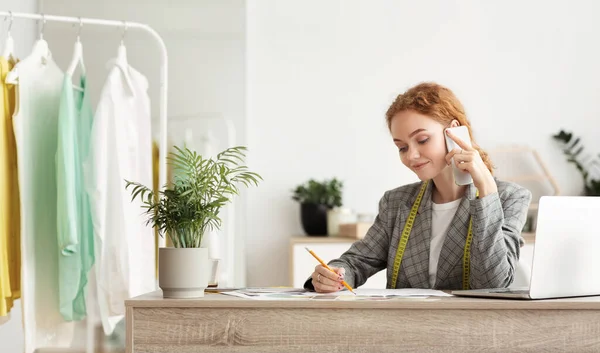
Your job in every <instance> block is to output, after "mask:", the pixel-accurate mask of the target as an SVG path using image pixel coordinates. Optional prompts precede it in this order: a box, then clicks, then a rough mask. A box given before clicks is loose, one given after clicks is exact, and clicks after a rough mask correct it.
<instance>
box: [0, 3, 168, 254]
mask: <svg viewBox="0 0 600 353" xmlns="http://www.w3.org/2000/svg"><path fill="white" fill-rule="evenodd" d="M0 16H3V17H5V18H6V19H9V20H10V21H12V20H13V18H20V19H27V20H36V21H42V29H43V26H44V25H45V23H46V22H47V21H50V22H64V23H73V24H76V25H79V26H83V25H97V26H104V27H121V28H123V29H124V31H127V30H129V29H139V30H141V31H143V32H147V33H149V34H150V35H151V36H152V38H154V39H155V41H156V42H157V43H158V47H159V49H160V93H159V95H160V100H159V107H160V108H159V114H160V125H159V126H160V129H159V130H160V137H159V148H160V156H159V166H160V168H159V175H158V185H159V188H162V186H163V185H165V182H166V180H167V168H166V166H167V88H168V64H169V57H168V54H167V47H166V46H165V42H164V41H163V39H162V38H161V36H160V35H159V34H158V33H157V32H156V31H155V30H154V29H153V28H152V27H150V26H148V25H146V24H143V23H137V22H129V21H118V20H105V19H97V18H85V17H69V16H55V15H46V14H36V13H25V12H12V11H0ZM158 245H159V246H165V240H164V239H163V238H159V244H158Z"/></svg>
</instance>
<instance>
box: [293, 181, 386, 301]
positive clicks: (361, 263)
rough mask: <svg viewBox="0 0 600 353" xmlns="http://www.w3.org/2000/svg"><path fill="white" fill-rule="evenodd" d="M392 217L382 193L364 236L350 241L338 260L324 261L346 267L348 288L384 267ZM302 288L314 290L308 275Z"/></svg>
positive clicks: (354, 286)
mask: <svg viewBox="0 0 600 353" xmlns="http://www.w3.org/2000/svg"><path fill="white" fill-rule="evenodd" d="M393 219H394V217H393V215H391V214H390V209H389V207H388V193H387V192H386V193H385V194H384V195H383V197H382V198H381V199H380V201H379V212H378V214H377V217H376V218H375V221H374V222H373V225H372V226H371V228H369V230H368V231H367V234H366V235H365V237H364V238H363V239H361V240H359V241H357V242H355V243H354V244H352V246H351V247H350V249H348V250H347V251H346V252H345V253H343V254H342V255H341V256H340V258H339V259H335V260H332V261H330V262H329V263H328V265H329V266H331V267H343V268H344V269H345V270H346V274H345V276H344V280H345V281H346V282H347V283H348V285H350V286H351V287H352V288H356V287H360V286H361V285H363V284H364V283H365V282H366V281H367V279H368V278H369V277H370V276H372V275H374V274H376V273H377V272H379V271H381V270H383V269H384V268H386V267H387V255H388V251H389V247H390V236H391V234H392V226H393V223H392V222H393ZM304 288H305V289H309V290H314V289H315V288H314V286H313V283H312V278H311V277H309V278H308V280H307V281H306V282H305V283H304Z"/></svg>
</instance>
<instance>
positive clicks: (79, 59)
mask: <svg viewBox="0 0 600 353" xmlns="http://www.w3.org/2000/svg"><path fill="white" fill-rule="evenodd" d="M82 28H83V22H82V21H81V17H80V18H79V30H78V31H77V41H76V42H75V46H74V48H73V58H72V59H71V64H69V67H68V68H67V71H66V72H67V74H69V75H71V76H72V75H73V73H74V72H75V69H76V68H77V64H79V65H80V66H81V72H82V73H85V65H84V63H83V46H82V45H81V29H82Z"/></svg>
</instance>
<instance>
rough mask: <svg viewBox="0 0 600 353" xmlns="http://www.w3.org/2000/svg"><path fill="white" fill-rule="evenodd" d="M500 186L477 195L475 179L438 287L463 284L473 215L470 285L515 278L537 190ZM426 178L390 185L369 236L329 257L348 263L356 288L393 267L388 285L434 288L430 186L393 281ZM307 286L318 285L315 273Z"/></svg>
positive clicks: (451, 235)
mask: <svg viewBox="0 0 600 353" xmlns="http://www.w3.org/2000/svg"><path fill="white" fill-rule="evenodd" d="M495 180H496V184H497V186H498V192H497V193H493V194H489V195H486V196H485V197H483V198H479V199H478V198H476V197H475V191H476V188H475V187H474V186H473V184H471V185H470V186H469V187H468V188H467V192H466V193H465V196H464V197H463V199H462V201H461V203H460V206H459V207H458V210H457V211H456V214H455V216H454V219H453V220H452V223H451V224H450V227H449V228H448V233H447V235H446V239H445V240H444V244H443V246H442V250H441V253H440V258H439V263H438V268H437V276H436V277H437V278H436V282H435V286H434V288H436V289H462V274H463V269H462V257H463V251H464V247H465V241H466V238H467V231H468V226H469V216H470V215H472V216H473V242H472V244H471V271H470V272H471V273H470V278H469V281H470V288H471V289H478V288H504V287H508V286H509V285H510V284H511V283H512V282H513V279H514V272H515V266H516V265H517V263H518V261H519V255H520V247H521V245H522V244H524V241H523V238H522V236H521V230H522V229H523V226H524V225H525V220H526V218H527V210H528V208H529V204H530V202H531V192H530V191H529V190H527V189H525V188H523V187H521V186H519V185H517V184H515V183H510V182H504V181H499V180H497V179H495ZM420 187H421V182H417V183H414V184H409V185H405V186H401V187H399V188H396V189H393V190H390V191H387V192H386V193H385V194H384V195H383V197H382V198H381V200H380V201H379V214H378V215H377V217H376V219H375V221H374V223H373V226H371V228H370V229H369V230H368V232H367V234H366V236H365V238H364V239H361V240H359V241H356V242H355V243H354V244H352V246H351V247H350V249H348V250H347V251H346V252H345V253H344V254H342V256H340V258H339V259H336V260H333V261H331V262H329V265H331V266H335V267H344V268H345V270H346V275H345V280H346V282H348V284H349V285H350V286H352V288H356V287H359V286H361V285H363V284H364V283H365V282H366V281H367V279H368V278H369V277H370V276H372V275H374V274H375V273H377V272H379V271H380V270H383V269H387V288H430V285H429V246H430V243H431V203H432V202H431V191H432V187H433V182H430V183H429V184H428V186H427V189H426V191H425V194H424V196H423V200H422V201H421V205H420V206H419V210H418V212H417V217H416V219H415V223H414V225H413V229H412V232H411V235H410V238H409V240H408V244H407V246H406V249H405V251H404V256H403V259H402V263H401V264H400V273H399V274H398V282H397V283H396V284H395V286H394V284H392V283H390V282H391V280H392V273H393V267H394V258H395V257H396V250H397V248H398V242H399V240H400V237H401V236H402V230H403V229H404V223H405V222H406V219H407V218H408V216H409V214H410V209H411V207H412V205H413V203H414V201H415V199H416V198H417V194H418V193H419V189H420ZM304 287H305V288H306V289H311V290H314V287H313V285H312V280H311V279H310V278H309V279H308V280H307V281H306V283H305V284H304Z"/></svg>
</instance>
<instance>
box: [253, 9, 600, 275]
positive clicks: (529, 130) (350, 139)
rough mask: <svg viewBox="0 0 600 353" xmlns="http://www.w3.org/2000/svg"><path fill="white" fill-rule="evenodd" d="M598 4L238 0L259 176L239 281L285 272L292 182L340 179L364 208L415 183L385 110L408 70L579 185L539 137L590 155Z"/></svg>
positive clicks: (493, 141) (492, 133)
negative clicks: (567, 137) (563, 135)
mask: <svg viewBox="0 0 600 353" xmlns="http://www.w3.org/2000/svg"><path fill="white" fill-rule="evenodd" d="M598 11H600V3H598V2H596V1H591V0H590V1H577V2H564V1H554V2H547V1H541V0H536V1H526V2H523V1H516V0H509V1H494V2H483V1H466V0H465V1H451V2H450V1H444V0H437V1H434V0H431V1H422V2H415V1H393V0H389V1H382V0H377V1H364V0H363V1H360V0H343V1H342V0H338V1H317V0H307V1H302V2H297V1H291V0H288V1H256V0H249V1H248V5H247V12H248V25H247V26H248V27H247V37H248V43H247V46H248V52H247V58H248V59H247V60H248V122H247V126H248V142H249V147H250V149H251V151H252V160H251V162H252V167H253V168H255V169H257V171H258V172H260V173H262V175H263V176H264V177H265V182H264V183H263V185H262V186H261V187H260V189H257V190H252V191H251V192H250V193H249V204H250V205H251V207H249V208H248V216H247V218H248V221H249V223H248V239H247V244H248V247H249V253H248V268H249V271H248V284H249V285H260V286H263V285H284V284H287V283H288V279H287V278H288V274H289V269H288V261H287V256H288V243H289V241H288V239H289V237H290V236H292V235H297V234H302V228H301V225H300V221H299V205H298V204H296V203H294V202H293V201H292V200H291V198H290V196H291V192H290V190H291V189H292V188H293V187H294V186H296V185H297V184H299V183H301V182H304V181H305V180H307V179H308V178H311V177H315V178H330V177H333V176H336V177H339V178H341V179H343V180H344V181H345V188H344V201H345V204H346V205H347V206H349V207H351V208H354V209H355V210H357V211H362V212H376V211H377V202H378V200H379V198H380V197H381V195H382V194H383V192H384V191H385V190H388V189H391V188H394V187H396V186H400V185H403V184H406V183H408V182H412V181H415V180H416V178H415V177H414V176H413V175H411V173H410V172H408V171H407V170H406V169H404V167H403V166H402V165H401V163H400V161H399V159H398V157H397V151H396V149H395V148H394V146H393V144H392V141H391V139H390V137H389V135H388V132H387V130H386V126H385V122H384V113H385V111H386V110H387V108H388V106H389V104H390V103H391V102H392V100H393V99H394V98H395V97H396V95H397V94H398V93H401V92H402V91H404V90H405V89H406V88H408V87H409V86H411V85H414V84H416V83H418V82H420V81H426V80H433V81H437V82H439V83H441V84H444V85H446V86H448V87H450V88H451V89H452V90H454V92H455V93H456V94H457V95H458V97H459V98H460V99H461V100H462V101H463V103H464V104H465V106H466V109H467V113H468V115H469V116H470V118H471V120H472V123H473V125H474V130H475V137H476V139H477V140H478V141H479V143H480V144H481V145H482V146H483V147H484V148H494V147H497V146H500V145H506V144H520V145H526V146H529V147H532V148H535V149H537V150H538V151H539V153H540V155H541V157H542V158H543V159H544V161H545V162H546V163H547V164H548V167H549V169H550V172H551V173H552V174H553V175H554V176H555V177H556V179H557V181H558V183H559V185H560V187H561V189H562V192H563V194H578V193H579V192H580V191H581V189H582V183H581V180H580V176H579V174H578V173H577V172H576V171H575V170H574V167H573V166H572V165H567V164H566V162H565V158H564V157H563V155H562V153H561V152H560V150H559V149H558V148H557V146H556V145H555V144H554V143H553V141H552V140H551V138H550V136H551V134H554V133H555V132H557V131H558V130H559V129H561V128H565V129H569V130H573V131H574V132H575V133H577V134H579V135H581V136H582V137H583V141H584V142H585V145H586V146H587V148H588V149H590V151H596V153H597V152H600V140H599V139H597V138H595V137H597V136H598V131H600V130H599V129H600V119H598V116H599V115H600V105H599V104H597V102H598V101H599V98H600V80H599V79H598V78H599V77H600V65H598V63H599V62H600V49H599V48H600V47H599V46H598V45H596V44H595V43H597V42H598V38H600V22H598V21H597V20H596V14H597V13H598ZM501 131H503V132H501ZM504 131H506V132H504ZM310 272H311V268H307V269H306V274H307V276H308V275H309V274H310Z"/></svg>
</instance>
